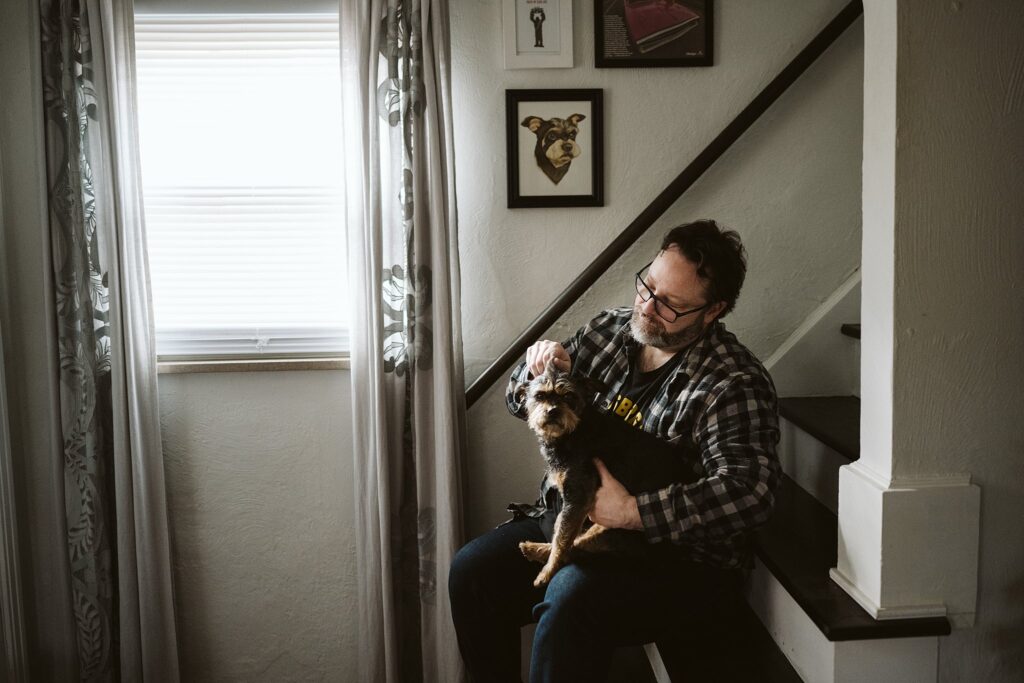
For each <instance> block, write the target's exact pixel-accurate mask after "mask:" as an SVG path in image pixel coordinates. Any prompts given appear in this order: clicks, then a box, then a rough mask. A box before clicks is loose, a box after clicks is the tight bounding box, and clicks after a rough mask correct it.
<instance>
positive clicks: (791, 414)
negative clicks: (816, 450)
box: [779, 396, 860, 462]
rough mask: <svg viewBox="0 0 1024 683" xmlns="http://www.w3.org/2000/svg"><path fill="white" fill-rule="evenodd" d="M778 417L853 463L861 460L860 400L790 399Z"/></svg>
mask: <svg viewBox="0 0 1024 683" xmlns="http://www.w3.org/2000/svg"><path fill="white" fill-rule="evenodd" d="M779 415H780V416H782V417H784V418H785V419H786V420H788V421H789V422H792V423H793V424H794V425H796V426H797V427H799V428H800V429H802V430H804V431H805V432H807V433H808V434H810V435H811V436H813V437H814V438H815V439H817V440H818V441H821V442H822V443H823V444H825V445H826V446H828V447H829V448H831V449H832V450H834V451H835V452H836V453H839V454H840V455H841V456H843V457H844V458H846V459H847V460H849V461H850V462H853V461H854V460H857V459H858V458H859V457H860V399H859V398H857V397H856V396H791V397H786V398H780V399H779Z"/></svg>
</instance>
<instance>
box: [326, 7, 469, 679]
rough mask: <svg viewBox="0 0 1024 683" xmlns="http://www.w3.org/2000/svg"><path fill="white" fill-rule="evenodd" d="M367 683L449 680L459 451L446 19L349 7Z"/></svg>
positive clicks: (349, 183)
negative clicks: (450, 596) (450, 588)
mask: <svg viewBox="0 0 1024 683" xmlns="http://www.w3.org/2000/svg"><path fill="white" fill-rule="evenodd" d="M341 52H342V88H343V92H342V94H343V102H342V105H343V112H344V120H343V121H342V125H343V126H344V130H345V150H344V155H345V160H346V178H345V184H346V211H347V214H348V215H347V228H348V249H349V252H348V253H349V274H350V282H351V291H352V302H351V308H350V310H351V311H352V395H353V404H354V409H353V413H354V425H353V426H354V437H353V441H354V452H355V481H354V482H353V483H354V486H355V491H356V507H357V510H356V522H357V526H356V536H357V548H356V552H357V563H358V567H359V577H358V580H359V613H358V620H359V621H358V632H359V637H360V639H361V642H360V650H359V651H360V654H361V657H360V662H359V680H361V681H388V682H391V681H401V682H402V683H411V682H413V681H421V680H426V681H443V682H445V683H447V682H450V681H458V680H461V679H462V677H463V671H462V662H461V659H460V657H459V653H458V648H457V645H456V640H455V633H454V628H453V626H452V621H451V613H450V610H449V606H448V599H447V585H448V567H449V564H450V560H451V558H452V556H453V555H454V553H455V551H456V550H457V549H458V548H459V546H460V542H461V530H462V516H461V490H460V487H461V475H460V466H459V463H460V457H461V453H462V451H463V449H464V441H465V437H464V435H465V425H464V422H465V400H464V394H463V392H464V387H463V374H462V334H461V327H460V321H459V310H460V307H459V266H458V263H459V262H458V239H457V233H456V216H455V178H454V161H453V146H452V115H451V79H450V62H451V60H450V55H449V34H448V7H447V2H445V1H444V0H389V1H384V0H342V1H341Z"/></svg>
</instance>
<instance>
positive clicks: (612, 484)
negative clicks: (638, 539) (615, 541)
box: [590, 458, 644, 531]
mask: <svg viewBox="0 0 1024 683" xmlns="http://www.w3.org/2000/svg"><path fill="white" fill-rule="evenodd" d="M594 465H596V466H597V471H598V473H599V474H600V475H601V487H600V488H599V489H597V497H596V498H595V500H594V509H593V511H592V512H591V513H590V519H591V521H592V522H594V523H595V524H600V525H601V526H603V527H608V528H609V529H633V530H636V531H639V530H640V529H643V528H644V526H643V522H641V521H640V508H638V507H637V504H636V497H635V496H631V495H629V491H627V490H626V487H625V486H623V485H622V484H620V483H619V480H618V479H616V478H615V477H613V476H612V475H611V473H609V472H608V468H607V467H605V466H604V463H603V462H601V460H600V459H598V458H594Z"/></svg>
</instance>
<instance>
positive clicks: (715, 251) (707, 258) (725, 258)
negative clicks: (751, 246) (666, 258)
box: [661, 220, 747, 317]
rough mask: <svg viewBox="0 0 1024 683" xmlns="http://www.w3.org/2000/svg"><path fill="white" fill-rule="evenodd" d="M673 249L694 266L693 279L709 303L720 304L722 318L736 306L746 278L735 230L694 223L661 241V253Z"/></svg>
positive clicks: (708, 222) (743, 252) (743, 253)
mask: <svg viewBox="0 0 1024 683" xmlns="http://www.w3.org/2000/svg"><path fill="white" fill-rule="evenodd" d="M671 247H676V248H678V249H679V251H680V252H681V253H682V254H683V255H684V256H686V258H687V260H689V261H691V262H692V263H695V264H696V265H697V275H698V276H699V277H700V279H701V280H702V281H703V282H704V284H705V287H706V288H707V295H708V300H709V302H710V303H716V302H719V301H721V302H723V303H725V309H724V310H723V311H722V314H721V315H720V316H719V317H722V316H724V315H726V314H727V313H728V312H729V311H731V310H732V309H733V307H734V306H735V305H736V299H738V298H739V296H740V289H742V288H743V279H744V278H745V277H746V275H747V252H746V250H745V249H744V248H743V242H742V241H741V240H740V236H739V234H737V233H736V231H735V230H726V231H723V230H722V229H721V228H719V227H718V224H717V223H715V222H714V221H711V220H701V221H694V222H693V223H686V224H684V225H680V226H678V227H675V228H672V229H671V230H669V231H668V234H667V235H665V238H664V239H662V240H661V250H662V251H665V250H666V249H669V248H671Z"/></svg>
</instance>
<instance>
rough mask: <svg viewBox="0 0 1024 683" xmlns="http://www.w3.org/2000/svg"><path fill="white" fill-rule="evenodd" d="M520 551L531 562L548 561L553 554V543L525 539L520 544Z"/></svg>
mask: <svg viewBox="0 0 1024 683" xmlns="http://www.w3.org/2000/svg"><path fill="white" fill-rule="evenodd" d="M519 552H521V553H522V554H523V557H525V558H526V559H528V560H529V561H530V562H547V561H548V558H549V557H550V556H551V544H550V543H534V542H533V541H523V542H522V543H520V544H519ZM535 585H536V584H535Z"/></svg>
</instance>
